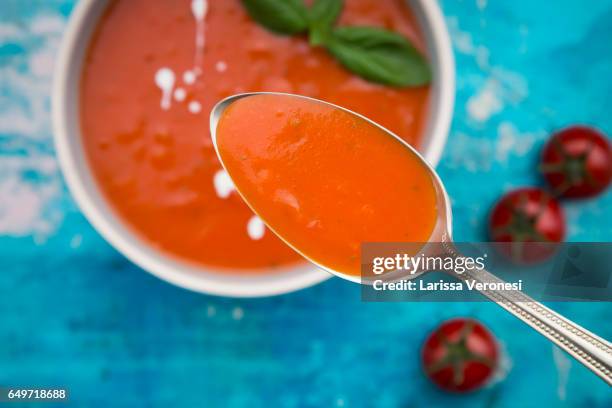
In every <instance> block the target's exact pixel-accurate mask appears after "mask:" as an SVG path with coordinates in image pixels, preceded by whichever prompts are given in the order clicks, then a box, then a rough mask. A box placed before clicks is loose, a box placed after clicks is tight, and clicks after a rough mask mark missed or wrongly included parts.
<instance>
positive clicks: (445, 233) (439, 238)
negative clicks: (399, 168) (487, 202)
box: [210, 92, 452, 284]
mask: <svg viewBox="0 0 612 408" xmlns="http://www.w3.org/2000/svg"><path fill="white" fill-rule="evenodd" d="M256 95H282V96H289V97H292V98H300V99H303V100H307V101H311V102H315V103H321V104H325V105H328V106H330V107H333V108H335V109H339V110H342V111H344V112H347V113H349V114H351V115H353V116H356V117H358V118H360V119H361V120H363V121H365V122H367V123H369V124H371V125H373V126H375V127H376V128H378V129H380V130H381V131H383V132H384V133H385V134H387V135H388V136H389V137H392V138H394V139H395V140H397V141H398V142H399V143H401V144H402V145H403V146H404V147H405V148H406V149H408V150H409V151H410V152H411V154H412V155H413V156H414V157H416V158H418V159H419V160H420V162H421V164H422V165H423V166H424V167H425V168H426V169H427V170H428V172H429V174H430V176H431V179H432V182H433V185H434V188H435V191H436V204H437V207H436V209H437V218H436V224H435V226H434V228H433V230H432V232H431V235H430V237H429V239H428V242H427V244H426V245H424V246H423V247H422V248H421V249H420V252H419V253H418V255H424V256H428V255H433V254H434V253H437V252H439V249H437V247H439V245H438V244H439V243H445V242H452V238H451V237H452V211H451V206H450V199H449V197H448V194H447V193H446V189H445V188H444V184H443V183H442V180H441V179H440V177H439V176H438V174H437V173H436V171H435V170H434V168H433V167H432V166H431V165H430V164H429V162H428V161H427V160H425V158H424V157H423V156H422V155H421V153H419V151H417V150H416V149H415V148H414V147H413V146H411V145H410V144H408V143H407V142H406V141H404V140H403V139H402V138H400V137H399V136H397V135H396V134H395V133H393V132H391V131H390V130H388V129H386V128H385V127H383V126H381V125H379V124H378V123H376V122H374V121H372V120H371V119H369V118H367V117H365V116H363V115H361V114H359V113H356V112H353V111H351V110H349V109H347V108H344V107H342V106H339V105H336V104H333V103H330V102H325V101H322V100H319V99H316V98H311V97H308V96H303V95H295V94H288V93H282V92H248V93H241V94H236V95H232V96H229V97H227V98H225V99H223V100H221V101H220V102H218V103H217V104H216V105H215V106H214V107H213V109H212V111H211V114H210V133H211V138H212V143H213V146H214V148H215V151H216V153H217V157H218V158H219V161H220V162H221V165H222V166H223V167H224V168H225V169H226V171H227V168H226V166H225V164H224V162H223V158H222V157H221V154H219V148H218V145H217V127H218V123H219V120H220V118H221V116H222V115H223V112H225V110H226V109H227V108H228V107H229V106H230V105H231V104H232V103H234V102H236V101H238V100H240V99H243V98H248V97H251V96H256ZM228 174H229V172H228ZM230 177H231V174H230ZM236 191H237V192H238V193H239V194H240V196H241V197H242V198H243V200H244V201H245V202H246V204H247V205H248V206H249V207H250V208H251V210H252V211H253V212H254V213H255V214H257V215H258V216H260V217H261V215H260V214H259V213H258V211H257V209H256V208H254V207H253V206H252V205H251V203H250V202H249V200H248V199H247V198H246V197H245V196H244V195H243V194H242V193H241V192H240V188H239V187H238V186H236ZM261 218H262V219H263V221H264V222H266V220H265V217H261ZM266 225H267V227H268V228H270V229H271V230H272V231H274V233H275V234H276V235H277V236H278V237H279V238H280V239H281V240H283V241H284V242H285V243H286V244H287V245H289V246H290V247H291V248H292V249H293V250H295V251H296V252H298V253H299V254H300V255H302V256H303V257H304V258H306V259H307V260H308V261H309V262H311V263H312V264H314V265H316V266H317V267H318V268H320V269H322V270H324V271H326V272H328V273H330V274H332V275H335V276H338V277H340V278H342V279H346V280H349V281H351V282H355V283H360V284H372V283H373V282H374V279H369V278H368V277H366V276H361V277H359V276H355V275H351V274H347V273H344V272H343V271H340V270H336V269H332V268H330V267H329V266H328V265H325V264H322V263H320V262H318V261H316V260H314V259H312V258H311V257H309V256H308V255H307V254H305V253H304V252H303V251H302V250H301V249H300V248H298V247H296V246H295V245H294V244H293V243H291V242H290V241H288V240H286V239H285V237H283V235H282V234H280V233H278V232H277V231H276V230H275V228H274V225H269V224H268V223H266ZM431 244H436V245H435V246H432V245H431ZM424 272H426V270H425V269H419V270H416V271H412V273H411V274H405V272H403V271H396V272H391V273H388V274H386V275H385V280H389V281H393V280H397V279H415V278H417V277H419V276H420V275H422V274H423V273H424ZM377 279H379V278H377Z"/></svg>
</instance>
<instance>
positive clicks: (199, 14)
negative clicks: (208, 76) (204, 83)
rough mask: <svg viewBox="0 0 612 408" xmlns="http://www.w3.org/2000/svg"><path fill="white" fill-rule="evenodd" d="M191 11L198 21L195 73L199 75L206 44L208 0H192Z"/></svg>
mask: <svg viewBox="0 0 612 408" xmlns="http://www.w3.org/2000/svg"><path fill="white" fill-rule="evenodd" d="M191 13H192V14H193V18H195V21H196V34H195V56H194V59H193V60H194V73H195V74H196V76H197V75H199V74H200V73H201V70H202V58H203V56H204V45H205V42H206V36H205V33H204V28H205V19H206V14H207V13H208V1H207V0H191Z"/></svg>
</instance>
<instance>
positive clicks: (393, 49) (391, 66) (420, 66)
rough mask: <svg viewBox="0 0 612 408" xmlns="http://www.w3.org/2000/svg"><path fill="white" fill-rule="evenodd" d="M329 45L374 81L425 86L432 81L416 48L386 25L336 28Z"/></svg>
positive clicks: (343, 60) (352, 67)
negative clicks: (389, 29)
mask: <svg viewBox="0 0 612 408" xmlns="http://www.w3.org/2000/svg"><path fill="white" fill-rule="evenodd" d="M327 48H328V50H329V52H331V54H332V55H334V56H335V57H336V58H337V59H338V60H339V61H340V63H342V65H344V66H345V67H346V68H347V69H349V70H350V71H352V72H354V73H356V74H358V75H359V76H361V77H363V78H365V79H367V80H369V81H372V82H377V83H380V84H384V85H392V86H421V85H426V84H428V83H429V82H430V81H431V71H430V69H429V64H428V63H427V61H426V60H425V58H424V57H423V56H422V55H421V54H420V53H419V52H418V51H417V50H416V48H414V46H413V45H412V44H410V42H409V41H408V40H407V39H406V38H405V37H403V36H401V35H399V34H396V33H394V32H391V31H387V30H384V29H382V28H375V27H339V28H336V29H334V30H333V31H332V33H331V37H330V39H329V41H328V43H327Z"/></svg>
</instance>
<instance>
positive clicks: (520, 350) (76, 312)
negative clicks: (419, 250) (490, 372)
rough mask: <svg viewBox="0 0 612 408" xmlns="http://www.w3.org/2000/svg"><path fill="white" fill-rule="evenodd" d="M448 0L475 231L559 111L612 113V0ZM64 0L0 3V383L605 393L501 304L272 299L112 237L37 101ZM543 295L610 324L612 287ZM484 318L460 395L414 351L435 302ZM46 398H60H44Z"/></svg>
mask: <svg viewBox="0 0 612 408" xmlns="http://www.w3.org/2000/svg"><path fill="white" fill-rule="evenodd" d="M488 3H489V4H487V2H486V1H481V0H479V1H472V0H465V1H456V0H445V1H443V7H444V12H445V14H446V16H447V22H448V24H449V29H450V31H451V34H452V37H453V42H454V45H455V51H456V58H457V68H458V72H457V75H458V77H457V105H456V113H455V119H454V122H453V128H452V132H451V135H450V138H449V143H448V145H447V148H446V150H445V154H444V157H443V160H442V162H441V164H440V166H439V171H440V174H441V177H442V178H443V180H444V181H445V182H446V184H447V186H448V190H449V193H450V195H451V196H452V197H453V207H454V212H455V220H454V228H455V234H456V237H457V238H458V239H459V240H482V239H484V234H483V230H484V220H485V218H486V213H487V211H488V208H489V207H490V205H491V203H492V202H493V201H494V200H495V198H496V197H498V196H499V194H501V193H502V192H503V191H505V190H507V189H509V188H511V187H513V186H518V185H532V184H538V183H539V182H540V181H539V180H538V178H537V177H536V176H535V173H534V161H535V158H536V155H537V150H538V147H539V146H540V145H541V143H542V142H543V140H544V139H545V138H546V136H547V134H548V133H549V132H550V130H552V129H556V128H559V127H562V126H563V125H566V124H569V123H574V122H578V121H579V122H585V123H591V124H594V125H597V126H598V127H600V128H601V129H603V130H604V131H606V132H607V133H608V134H611V133H612V115H610V105H611V103H612V100H611V96H612V80H611V79H610V78H611V77H610V72H612V45H611V42H610V39H611V38H612V25H611V24H610V21H611V20H612V1H610V0H605V1H589V2H575V1H574V0H557V1H552V0H548V1H542V2H535V1H533V0H516V1H512V2H510V1H490V2H488ZM72 7H73V2H72V1H69V0H45V1H43V0H40V1H33V0H28V1H23V0H3V1H2V4H1V5H0V8H1V12H0V385H9V384H13V385H19V384H22V385H59V386H66V387H69V388H70V389H71V392H72V397H71V400H72V405H74V406H104V407H105V406H109V405H110V401H113V402H114V405H118V406H153V407H164V406H194V405H203V406H249V407H257V406H287V407H291V406H342V405H344V406H381V407H394V406H408V407H412V406H414V407H430V406H436V405H451V404H452V405H453V406H458V407H464V406H465V407H467V406H487V407H489V406H490V407H517V406H534V407H535V406H546V407H549V406H572V407H578V406H589V407H591V408H595V407H609V406H612V395H611V393H610V389H609V388H608V387H607V386H605V385H604V383H603V382H601V381H600V380H599V379H597V378H595V377H594V376H593V375H592V374H591V373H590V372H588V371H587V370H586V369H584V368H582V367H581V366H579V365H578V364H576V363H571V367H570V370H569V378H568V384H567V387H565V391H566V392H565V395H563V392H561V395H560V393H559V390H558V388H559V385H558V384H559V382H558V381H559V379H558V375H559V373H558V369H557V367H556V365H555V363H554V360H553V353H552V348H551V346H550V344H549V343H548V342H547V341H546V340H544V339H543V338H541V337H540V336H539V335H537V334H536V333H534V332H532V331H531V330H529V329H527V328H526V327H525V326H524V325H523V324H522V323H521V322H519V321H517V320H516V319H514V318H513V317H511V316H509V315H507V314H506V313H505V312H503V311H502V310H500V309H498V308H497V307H496V306H494V305H491V304H486V303H471V304H447V303H436V304H363V303H361V302H360V300H359V291H358V288H357V287H356V286H354V285H349V284H347V283H345V282H341V281H339V280H337V279H333V280H330V281H328V282H326V283H324V284H321V285H318V286H316V287H313V288H310V289H307V290H304V291H301V292H298V293H294V294H290V295H286V296H279V297H274V298H268V299H257V300H236V299H227V298H217V297H210V296H204V295H199V294H195V293H191V292H188V291H185V290H181V289H178V288H175V287H172V286H170V285H168V284H166V283H164V282H161V281H159V280H157V279H156V278H153V277H152V276H150V275H148V274H146V273H144V272H143V271H141V270H139V269H138V268H136V267H134V266H133V265H131V264H130V263H129V262H128V261H126V260H125V259H124V258H123V257H122V256H120V255H119V254H118V253H117V252H116V251H115V250H113V249H112V248H111V247H109V245H108V244H106V243H105V242H104V241H103V240H102V239H101V238H100V236H99V235H98V234H97V233H96V232H95V231H94V230H93V229H92V228H91V226H90V225H89V224H88V223H87V221H86V220H85V219H84V218H83V216H82V215H81V214H80V213H79V211H78V210H77V208H76V207H75V205H74V203H73V201H72V200H71V198H70V197H69V195H68V193H67V191H66V188H65V186H64V184H63V182H62V180H61V176H60V174H59V170H58V168H57V164H56V162H55V159H54V149H53V146H52V143H51V129H50V122H49V115H48V108H49V100H48V95H49V85H50V75H51V66H52V63H53V56H54V52H55V50H56V48H57V44H58V41H59V38H60V36H61V31H62V29H63V27H64V25H65V22H66V18H67V16H68V15H69V13H70V10H71V9H72ZM610 208H612V194H611V193H610V192H608V193H607V194H606V195H604V196H602V197H600V198H598V199H597V200H593V201H589V202H586V203H580V204H571V205H568V206H566V210H567V216H568V220H569V231H570V239H572V240H592V241H595V240H602V241H609V240H611V239H612V218H610V216H609V215H610ZM555 308H556V309H558V310H559V311H560V312H562V313H564V314H566V315H567V316H568V317H570V318H572V319H575V320H576V321H577V322H578V323H580V324H584V325H585V326H587V327H589V328H591V329H592V330H594V331H596V332H598V333H599V334H601V335H602V336H604V337H606V338H608V339H609V338H612V326H611V325H610V324H609V322H610V319H611V318H612V309H611V308H610V304H609V303H607V304H570V303H565V304H560V305H555ZM461 315H469V316H475V317H477V318H479V319H482V320H483V321H484V322H485V324H486V325H488V326H489V327H490V328H491V329H492V330H493V332H494V333H495V334H496V335H497V336H498V337H499V338H500V339H501V341H502V343H503V345H504V348H505V350H506V354H507V358H508V361H507V362H506V366H507V368H508V372H507V373H506V374H505V378H504V379H503V380H501V381H500V382H498V383H496V384H494V385H492V386H491V387H489V388H487V389H484V390H482V391H479V392H477V393H474V394H471V395H466V396H452V395H447V394H444V393H441V392H439V391H438V390H436V389H435V388H434V387H433V386H432V385H431V384H429V383H428V382H427V381H426V380H425V379H424V377H423V376H422V374H421V372H420V368H419V365H418V359H417V356H418V351H419V348H420V344H421V343H422V341H423V339H424V337H425V335H426V333H427V332H428V331H429V330H430V329H432V328H433V327H434V326H435V325H436V324H438V323H439V322H440V321H441V320H443V319H446V318H450V317H454V316H461ZM50 406H52V405H50Z"/></svg>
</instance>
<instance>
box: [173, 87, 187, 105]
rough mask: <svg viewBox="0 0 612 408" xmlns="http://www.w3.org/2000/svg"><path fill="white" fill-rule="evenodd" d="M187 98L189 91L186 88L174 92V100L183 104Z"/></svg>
mask: <svg viewBox="0 0 612 408" xmlns="http://www.w3.org/2000/svg"><path fill="white" fill-rule="evenodd" d="M186 97H187V91H185V89H184V88H176V89H175V90H174V100H175V101H177V102H183V101H184V100H185V98H186Z"/></svg>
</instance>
